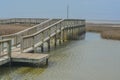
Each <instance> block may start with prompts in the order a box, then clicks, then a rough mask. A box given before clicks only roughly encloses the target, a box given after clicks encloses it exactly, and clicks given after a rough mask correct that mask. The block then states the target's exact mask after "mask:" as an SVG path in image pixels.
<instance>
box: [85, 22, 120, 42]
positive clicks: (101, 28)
mask: <svg viewBox="0 0 120 80" xmlns="http://www.w3.org/2000/svg"><path fill="white" fill-rule="evenodd" d="M86 31H88V32H98V33H101V37H102V38H105V39H114V40H120V25H118V24H117V25H116V24H114V25H113V24H87V26H86Z"/></svg>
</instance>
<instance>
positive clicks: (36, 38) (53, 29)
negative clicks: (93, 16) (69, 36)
mask: <svg viewBox="0 0 120 80" xmlns="http://www.w3.org/2000/svg"><path fill="white" fill-rule="evenodd" d="M80 25H85V20H78V19H64V20H60V21H58V22H56V23H54V24H52V25H50V26H48V27H46V28H43V29H42V30H40V31H38V32H36V33H34V34H32V35H27V36H23V37H22V40H21V49H22V50H21V51H24V50H25V49H27V48H30V47H33V48H34V47H36V44H37V43H40V42H41V44H42V43H43V42H44V41H46V40H47V39H48V38H49V37H52V36H54V35H55V34H57V32H60V31H61V30H64V29H66V28H68V27H76V26H80ZM39 46H40V45H39Z"/></svg>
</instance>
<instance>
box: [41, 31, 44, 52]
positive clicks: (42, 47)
mask: <svg viewBox="0 0 120 80" xmlns="http://www.w3.org/2000/svg"><path fill="white" fill-rule="evenodd" d="M43 51H44V33H43V32H42V45H41V52H43Z"/></svg>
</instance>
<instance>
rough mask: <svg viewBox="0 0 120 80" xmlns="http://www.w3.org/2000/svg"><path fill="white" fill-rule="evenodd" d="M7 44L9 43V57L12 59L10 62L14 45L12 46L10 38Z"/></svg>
mask: <svg viewBox="0 0 120 80" xmlns="http://www.w3.org/2000/svg"><path fill="white" fill-rule="evenodd" d="M7 45H8V48H7V49H8V57H9V59H10V62H11V48H12V46H11V40H9V41H8V42H7Z"/></svg>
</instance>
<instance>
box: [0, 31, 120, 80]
mask: <svg viewBox="0 0 120 80" xmlns="http://www.w3.org/2000/svg"><path fill="white" fill-rule="evenodd" d="M119 53H120V41H113V40H105V39H101V38H100V35H99V34H96V33H87V34H86V39H85V40H75V41H70V42H69V43H66V44H64V45H62V46H59V47H58V48H57V49H56V50H54V51H51V52H50V53H49V54H50V55H51V57H50V59H49V65H48V67H46V68H39V67H37V68H34V67H13V68H12V69H10V70H11V71H9V69H8V68H5V67H3V68H1V67H0V79H1V80H119V79H120V69H119V68H120V54H119ZM9 72H11V73H9ZM7 77H8V78H7Z"/></svg>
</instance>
